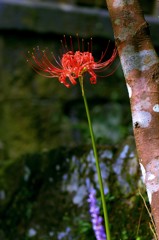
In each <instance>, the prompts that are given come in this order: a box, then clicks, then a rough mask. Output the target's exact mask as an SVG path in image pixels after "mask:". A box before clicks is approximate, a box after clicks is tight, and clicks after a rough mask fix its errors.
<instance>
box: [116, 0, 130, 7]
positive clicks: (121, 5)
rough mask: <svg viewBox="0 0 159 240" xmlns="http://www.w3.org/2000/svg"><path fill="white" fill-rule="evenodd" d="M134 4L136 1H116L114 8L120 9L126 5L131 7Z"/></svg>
mask: <svg viewBox="0 0 159 240" xmlns="http://www.w3.org/2000/svg"><path fill="white" fill-rule="evenodd" d="M133 3H134V0H114V2H113V7H114V8H118V7H124V6H126V5H128V4H129V5H131V4H133Z"/></svg>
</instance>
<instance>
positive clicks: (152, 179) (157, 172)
mask: <svg viewBox="0 0 159 240" xmlns="http://www.w3.org/2000/svg"><path fill="white" fill-rule="evenodd" d="M145 184H146V189H147V193H148V197H149V201H150V203H151V199H152V194H153V193H155V192H158V191H159V159H153V160H152V161H150V162H149V163H148V164H147V166H146V177H145Z"/></svg>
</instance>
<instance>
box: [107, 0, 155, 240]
mask: <svg viewBox="0 0 159 240" xmlns="http://www.w3.org/2000/svg"><path fill="white" fill-rule="evenodd" d="M106 3H107V6H108V10H109V14H110V17H111V21H112V26H113V30H114V36H115V41H116V45H117V48H118V53H119V57H120V61H121V65H122V69H123V72H124V76H125V80H126V85H127V88H128V92H129V97H130V103H131V111H132V123H133V130H134V136H135V141H136V147H137V152H138V157H139V163H140V166H141V170H142V174H143V180H144V182H145V186H146V190H147V194H148V198H149V202H150V205H151V212H152V215H153V218H154V221H155V225H156V233H157V236H158V239H159V60H158V57H157V54H156V52H155V50H154V47H153V44H152V42H151V39H150V34H149V27H148V24H147V22H146V21H145V19H144V16H143V14H142V11H141V8H140V6H139V3H138V0H106Z"/></svg>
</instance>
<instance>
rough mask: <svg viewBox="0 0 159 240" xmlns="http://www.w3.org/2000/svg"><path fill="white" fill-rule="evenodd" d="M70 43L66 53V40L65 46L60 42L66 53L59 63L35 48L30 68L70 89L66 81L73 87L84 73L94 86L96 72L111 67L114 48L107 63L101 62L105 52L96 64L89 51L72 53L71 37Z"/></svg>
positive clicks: (114, 55) (114, 52)
mask: <svg viewBox="0 0 159 240" xmlns="http://www.w3.org/2000/svg"><path fill="white" fill-rule="evenodd" d="M64 40H65V38H64ZM70 43H71V50H70V51H68V48H67V44H66V40H65V46H64V44H63V42H62V44H63V47H64V49H65V51H66V53H64V54H63V55H62V57H61V58H60V59H59V61H58V60H57V58H55V56H54V55H53V54H52V57H53V61H51V60H50V58H49V57H48V55H47V53H46V51H45V50H44V51H41V50H40V49H39V47H37V48H36V49H34V51H33V53H32V55H31V58H30V59H29V60H28V62H29V63H30V64H31V66H32V68H33V69H34V70H35V71H36V72H37V73H39V74H41V75H42V76H45V77H49V78H58V80H59V82H60V83H63V84H64V85H65V86H66V87H70V83H69V82H68V79H69V80H70V82H71V83H72V84H73V85H75V84H76V83H77V81H76V80H77V79H78V78H79V77H80V76H82V75H83V74H84V73H86V72H88V73H89V74H90V82H91V84H96V82H97V81H96V79H97V75H96V71H98V70H101V71H104V70H105V69H106V68H107V67H108V66H110V65H111V63H112V62H113V61H114V59H115V57H116V55H117V50H116V48H115V49H114V51H113V53H112V56H111V57H110V58H109V59H108V60H107V61H103V62H102V60H103V58H104V56H105V54H106V51H105V53H104V54H102V55H101V58H100V60H99V61H98V62H95V60H94V57H93V55H92V53H91V52H90V51H89V49H88V51H80V50H79V51H75V52H74V50H73V45H72V38H71V37H70ZM78 43H79V42H78ZM82 46H83V45H82ZM82 48H84V47H82ZM88 48H89V47H88ZM79 49H80V46H79ZM109 75H110V74H109Z"/></svg>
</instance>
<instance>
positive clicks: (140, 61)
mask: <svg viewBox="0 0 159 240" xmlns="http://www.w3.org/2000/svg"><path fill="white" fill-rule="evenodd" d="M121 63H122V66H123V70H124V74H125V76H126V77H127V75H128V74H129V73H130V72H131V71H132V70H134V69H136V70H139V71H146V70H149V69H150V67H151V66H153V65H154V64H156V63H158V58H157V56H156V53H155V51H154V50H153V49H151V50H141V51H139V52H137V51H135V48H134V46H132V45H127V46H125V47H124V48H123V49H122V52H121Z"/></svg>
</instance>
